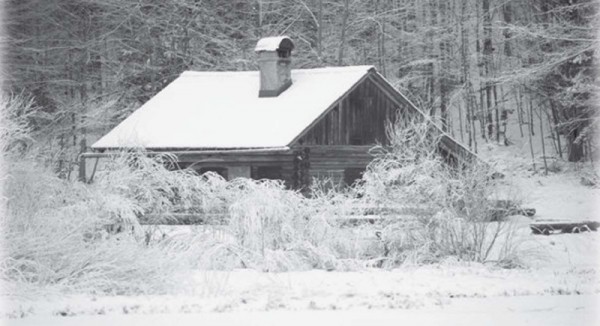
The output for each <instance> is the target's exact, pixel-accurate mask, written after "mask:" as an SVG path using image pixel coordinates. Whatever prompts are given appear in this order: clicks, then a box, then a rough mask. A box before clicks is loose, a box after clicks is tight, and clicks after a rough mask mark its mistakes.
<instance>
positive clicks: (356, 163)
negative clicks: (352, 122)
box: [302, 145, 373, 184]
mask: <svg viewBox="0 0 600 326" xmlns="http://www.w3.org/2000/svg"><path fill="white" fill-rule="evenodd" d="M371 147H372V146H370V145H369V146H349V145H332V146H325V145H311V146H302V148H308V149H309V150H310V175H311V177H313V178H320V179H323V178H328V179H331V181H333V183H335V184H343V183H344V172H345V170H346V169H349V168H354V169H357V168H358V169H365V168H366V167H367V165H368V164H369V163H370V162H371V160H373V156H372V155H371V154H370V153H369V150H370V149H371Z"/></svg>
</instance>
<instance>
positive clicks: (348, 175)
mask: <svg viewBox="0 0 600 326" xmlns="http://www.w3.org/2000/svg"><path fill="white" fill-rule="evenodd" d="M363 173H365V169H364V168H346V169H344V183H345V184H346V185H348V186H351V185H353V184H354V182H356V181H357V180H361V179H362V175H363Z"/></svg>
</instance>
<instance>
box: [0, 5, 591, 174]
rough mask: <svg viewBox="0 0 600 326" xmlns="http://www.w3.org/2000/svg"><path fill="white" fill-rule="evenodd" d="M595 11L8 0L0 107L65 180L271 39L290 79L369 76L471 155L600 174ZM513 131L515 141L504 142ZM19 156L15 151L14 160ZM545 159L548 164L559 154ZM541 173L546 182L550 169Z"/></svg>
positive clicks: (246, 63) (251, 65) (251, 63)
mask: <svg viewBox="0 0 600 326" xmlns="http://www.w3.org/2000/svg"><path fill="white" fill-rule="evenodd" d="M598 6H599V1H597V0H394V1H383V0H254V1H250V0H234V1H218V0H170V1H161V0H51V1H38V0H8V1H5V2H4V18H3V23H4V34H3V36H4V41H5V46H4V53H3V61H4V68H5V69H4V72H3V75H2V79H3V82H4V85H3V86H4V89H5V91H7V92H9V93H11V94H13V95H20V96H23V97H25V98H27V99H29V101H30V104H31V105H29V106H24V108H25V109H22V110H21V111H20V112H12V113H11V114H16V115H19V116H20V117H21V118H23V117H26V118H27V119H28V121H29V124H30V125H31V126H33V131H34V132H33V134H32V135H31V137H24V138H23V139H22V140H21V141H20V142H19V144H20V146H25V147H29V146H35V147H38V148H39V149H40V151H39V153H40V154H42V155H41V158H42V159H43V160H44V161H45V164H46V165H47V166H49V167H51V168H52V169H54V170H55V171H56V172H57V173H58V174H59V176H61V177H65V178H75V176H76V175H75V173H74V171H76V165H77V157H78V155H79V154H80V153H81V152H83V151H86V150H88V148H89V146H90V145H91V143H92V142H93V141H94V140H95V139H97V138H98V136H101V135H102V134H103V133H105V132H106V131H108V130H109V129H110V128H112V127H114V126H115V125H116V124H117V123H119V122H120V121H121V120H122V119H124V118H125V117H126V116H127V115H129V114H130V113H131V112H133V111H134V110H135V109H136V108H138V107H139V106H140V105H141V104H143V103H144V102H145V101H147V100H148V99H150V98H151V97H152V96H153V95H155V94H156V93H157V92H159V91H160V90H161V89H162V88H163V87H165V86H166V85H167V84H168V83H169V82H171V81H172V80H173V79H175V78H176V77H177V76H178V75H179V74H180V73H181V72H183V71H185V70H199V71H241V70H257V62H256V58H255V54H254V46H255V44H256V42H257V40H258V39H260V38H261V37H265V36H273V35H284V34H285V35H288V36H290V37H291V38H292V39H293V40H294V41H295V43H296V49H295V51H294V54H293V56H294V57H293V66H294V68H295V69H299V68H312V67H322V66H344V65H359V64H360V65H362V64H367V65H374V66H375V67H376V68H377V70H378V71H379V72H380V73H381V74H383V75H384V76H385V77H386V78H387V79H388V80H389V81H390V82H391V83H392V84H393V85H394V87H396V88H397V89H398V90H400V91H401V92H402V93H404V94H405V95H406V96H407V97H408V98H409V99H410V100H411V101H413V102H414V103H415V104H416V105H417V106H418V107H419V108H421V109H422V110H423V111H425V112H426V113H428V114H429V115H430V116H432V117H433V118H434V119H435V121H437V123H439V125H440V126H442V127H443V128H444V129H445V130H447V131H448V132H449V133H450V134H452V135H453V136H454V137H455V138H456V139H457V140H460V141H462V142H463V143H464V144H466V145H467V146H468V147H469V148H471V149H472V150H473V151H475V152H477V151H479V150H481V146H482V144H485V143H492V142H493V143H498V144H501V145H506V146H509V145H511V144H513V143H514V140H515V139H517V138H520V139H524V140H528V142H529V144H530V146H531V155H532V158H533V156H534V149H533V143H534V141H533V139H535V138H537V139H539V140H542V141H541V145H542V150H543V154H542V157H543V158H544V161H545V158H546V157H550V156H555V157H556V158H562V159H564V160H568V161H571V162H577V161H585V160H591V159H593V156H594V153H595V152H597V149H596V147H597V144H596V142H595V139H594V137H593V135H594V130H595V129H596V128H597V127H596V126H597V123H598V121H599V119H598V104H599V103H600V102H599V101H598V94H599V93H598V86H599V84H598V79H597V71H596V70H595V69H596V65H597V62H598V51H597V50H596V48H597V46H598V38H597V31H598V30H599V23H598V21H599V19H598V18H599V16H598ZM509 119H513V120H516V121H517V123H516V124H515V125H516V126H518V128H507V121H508V120H509ZM11 146H16V144H12V145H11ZM550 153H551V154H550ZM546 168H547V167H546Z"/></svg>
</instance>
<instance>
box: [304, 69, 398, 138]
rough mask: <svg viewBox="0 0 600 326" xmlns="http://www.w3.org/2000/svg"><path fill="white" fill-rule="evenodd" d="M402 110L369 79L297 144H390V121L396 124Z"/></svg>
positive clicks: (358, 86)
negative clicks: (386, 128) (388, 132)
mask: <svg viewBox="0 0 600 326" xmlns="http://www.w3.org/2000/svg"><path fill="white" fill-rule="evenodd" d="M398 109H401V110H402V109H404V108H402V107H400V105H398V104H397V103H396V102H394V101H393V100H392V99H391V98H390V97H389V96H388V95H387V94H386V93H385V92H384V91H383V90H382V89H381V88H380V87H379V85H377V84H376V83H375V82H374V81H372V80H371V79H369V78H367V79H365V80H364V81H363V82H362V83H360V84H359V85H357V87H356V88H354V89H353V90H352V91H351V92H350V93H349V94H348V95H347V96H346V97H344V98H342V99H340V100H339V101H338V103H337V104H336V105H335V106H334V108H333V109H332V110H331V111H330V112H329V113H327V114H326V115H325V116H324V117H322V118H321V119H320V120H318V121H317V123H315V124H314V125H313V126H312V127H311V128H310V129H309V130H308V131H307V132H305V134H304V135H302V137H300V138H299V139H298V141H297V144H298V145H374V144H386V143H387V137H386V132H385V123H386V120H392V121H393V120H394V119H395V117H396V114H397V110H398Z"/></svg>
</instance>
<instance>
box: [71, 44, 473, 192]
mask: <svg viewBox="0 0 600 326" xmlns="http://www.w3.org/2000/svg"><path fill="white" fill-rule="evenodd" d="M293 49H294V44H293V42H292V40H291V39H290V38H289V37H286V36H278V37H268V38H263V39H261V40H259V41H258V43H257V45H256V48H255V52H256V54H257V57H258V66H259V71H243V72H237V71H236V72H196V71H187V72H184V73H182V74H181V75H180V76H179V77H178V78H177V79H175V80H174V81H173V82H172V83H170V84H169V85H167V86H166V87H165V88H164V89H163V90H162V91H160V92H159V93H158V94H156V96H154V97H153V98H151V99H150V100H149V101H148V102H147V103H145V104H144V105H142V106H141V107H140V108H139V109H138V110H136V111H135V112H133V113H132V114H131V115H130V116H129V117H127V118H126V119H125V120H123V121H122V122H121V123H120V124H118V125H117V126H116V127H115V128H114V129H112V130H111V131H110V132H109V133H108V134H106V135H105V136H103V137H102V138H100V139H99V140H98V141H97V142H96V143H94V144H93V145H92V150H93V151H92V152H91V153H85V154H84V155H82V156H81V159H82V163H81V166H80V176H81V177H82V178H84V179H86V175H88V174H89V171H87V172H86V168H85V167H86V163H85V160H86V159H90V158H96V160H97V159H98V158H99V157H102V156H103V155H108V154H109V153H112V152H115V151H120V150H124V149H131V148H143V149H145V150H146V151H148V152H159V153H163V152H168V153H172V154H174V155H175V156H176V158H177V163H178V167H179V168H181V169H194V170H195V171H197V172H198V173H204V172H207V171H214V172H217V173H219V174H220V175H222V176H223V177H225V178H226V179H233V178H238V177H244V178H253V179H280V180H283V181H284V182H285V184H286V185H287V186H288V187H290V188H294V189H299V188H302V187H305V186H306V185H308V184H309V183H310V180H312V178H324V177H326V178H330V179H331V180H332V181H333V182H334V183H339V184H346V185H349V184H352V183H353V182H354V181H355V180H356V179H358V178H359V177H360V175H361V173H362V171H364V169H365V168H366V166H367V164H368V163H369V162H370V161H371V160H372V156H371V155H370V154H369V149H371V148H372V147H373V146H374V145H376V144H381V145H385V144H387V143H388V140H387V137H386V130H385V125H386V121H388V120H391V121H395V119H396V118H397V117H398V116H400V117H401V119H403V118H406V119H409V118H411V117H415V116H416V117H421V118H423V119H426V117H425V115H424V114H423V113H422V112H421V111H420V110H419V109H418V108H417V107H416V106H415V105H413V104H412V103H411V102H410V101H409V100H408V99H407V98H406V97H405V96H403V95H402V94H401V93H400V92H398V91H397V90H396V89H395V88H394V87H393V86H392V85H391V84H390V83H389V82H388V81H387V80H386V79H385V78H384V77H383V76H382V75H381V74H379V73H378V72H377V70H376V69H375V68H374V67H372V66H348V67H326V68H317V69H291V66H292V51H293ZM434 129H435V130H436V132H439V133H440V134H441V135H442V137H441V141H440V144H439V150H440V153H441V154H443V155H444V156H445V157H446V158H447V159H448V160H449V161H452V162H455V163H456V162H457V161H465V160H467V161H468V160H471V159H472V158H473V157H474V154H473V153H472V152H470V151H469V150H468V149H466V148H465V147H464V146H463V145H461V144H460V143H458V142H457V141H455V140H454V139H452V138H451V137H450V136H448V135H447V134H445V133H443V132H442V131H441V130H440V129H439V128H437V127H435V128H434ZM88 170H89V168H88Z"/></svg>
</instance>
